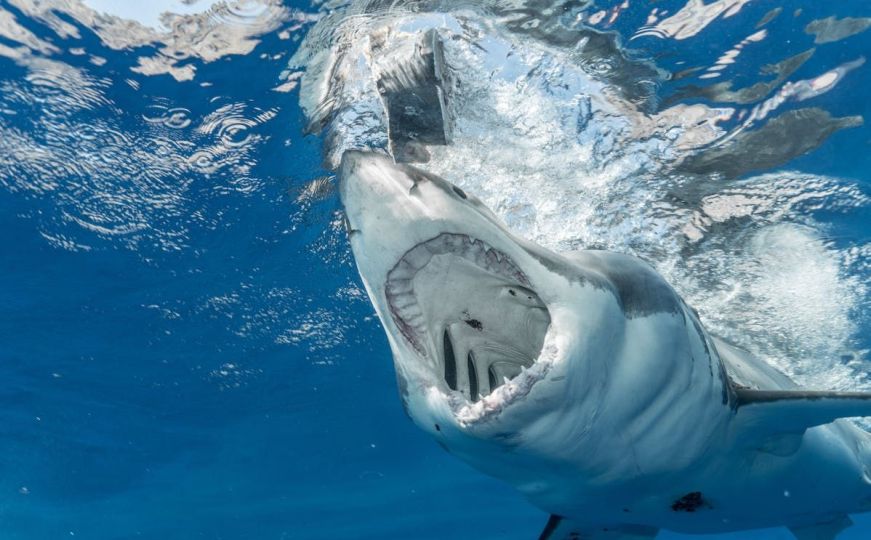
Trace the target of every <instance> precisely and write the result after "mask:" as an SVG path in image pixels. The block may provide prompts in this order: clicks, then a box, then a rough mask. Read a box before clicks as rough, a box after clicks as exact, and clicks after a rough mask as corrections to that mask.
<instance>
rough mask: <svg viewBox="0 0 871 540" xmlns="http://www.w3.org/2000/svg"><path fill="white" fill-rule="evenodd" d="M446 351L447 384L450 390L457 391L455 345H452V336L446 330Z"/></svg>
mask: <svg viewBox="0 0 871 540" xmlns="http://www.w3.org/2000/svg"><path fill="white" fill-rule="evenodd" d="M444 349H445V382H446V383H448V388H450V389H451V390H456V389H457V359H456V357H455V356H454V344H453V343H451V335H450V333H449V332H448V331H447V330H445V334H444Z"/></svg>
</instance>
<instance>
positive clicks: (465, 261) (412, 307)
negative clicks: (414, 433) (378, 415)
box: [339, 151, 871, 540]
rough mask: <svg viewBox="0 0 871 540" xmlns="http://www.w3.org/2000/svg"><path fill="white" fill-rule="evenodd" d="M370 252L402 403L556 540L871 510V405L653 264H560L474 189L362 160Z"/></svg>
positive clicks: (802, 528) (811, 534)
mask: <svg viewBox="0 0 871 540" xmlns="http://www.w3.org/2000/svg"><path fill="white" fill-rule="evenodd" d="M339 190H340V196H341V200H342V203H343V205H344V208H345V214H346V218H347V222H346V225H347V228H348V233H349V237H350V243H351V247H352V250H353V253H354V257H355V260H356V263H357V267H358V269H359V272H360V276H361V278H362V281H363V283H364V285H365V287H366V290H367V292H368V294H369V298H370V299H371V301H372V304H373V305H374V307H375V310H376V311H377V313H378V316H379V317H380V320H381V323H382V324H383V327H384V329H385V332H386V334H387V338H388V341H389V344H390V348H391V351H392V353H393V361H394V365H395V370H396V376H397V380H398V386H399V389H400V394H401V399H402V403H403V405H404V407H405V410H406V412H407V413H408V415H409V416H410V417H411V419H412V420H413V421H414V422H415V423H416V424H417V425H418V426H419V427H420V428H421V429H423V430H424V431H426V432H427V433H429V434H430V435H431V436H432V437H433V438H435V439H436V441H437V442H438V443H439V444H440V445H441V446H442V447H444V448H445V449H446V450H447V451H449V452H450V453H452V454H454V455H455V456H457V457H458V458H460V459H462V460H464V461H466V462H467V463H469V464H471V465H472V466H473V467H475V468H477V469H479V470H481V471H482V472H484V473H486V474H488V475H491V476H493V477H496V478H499V479H501V480H503V481H505V482H507V483H508V484H510V485H512V486H513V487H514V488H516V489H517V490H519V491H520V492H521V493H522V494H523V495H525V497H526V498H527V499H528V500H529V501H531V502H532V503H533V504H534V505H536V506H538V507H539V508H541V509H543V510H544V511H546V512H548V513H550V514H551V518H550V520H549V521H548V522H547V524H546V526H545V528H544V530H543V532H542V533H541V536H540V538H541V539H547V540H556V539H572V538H575V539H595V540H600V539H605V538H613V539H624V540H625V539H633V538H635V539H645V538H653V537H655V536H656V535H657V532H658V531H659V530H660V529H668V530H672V531H677V532H682V533H691V534H692V533H698V534H703V533H717V532H726V531H738V530H744V529H751V528H762V527H772V526H781V525H783V526H786V527H788V528H789V529H790V530H791V531H792V532H793V534H794V535H795V536H796V538H798V539H799V540H812V539H819V540H830V539H833V538H835V537H836V536H837V534H838V533H839V532H840V531H841V530H843V529H844V528H846V527H847V526H849V525H850V523H851V522H850V519H849V517H848V514H850V513H859V512H864V511H867V510H871V454H869V451H871V446H869V435H868V434H867V433H866V432H864V431H863V430H861V429H859V428H858V427H857V426H855V425H854V424H853V423H851V422H849V421H845V420H839V418H842V417H855V416H867V415H871V394H867V393H851V392H829V391H813V390H806V389H800V388H798V387H797V386H796V385H795V384H794V383H793V382H792V381H791V380H790V379H789V378H788V377H787V376H785V375H784V374H782V373H781V372H779V371H777V370H776V369H774V368H773V367H771V366H769V365H767V364H766V363H764V362H762V361H760V360H759V359H757V358H755V357H753V356H752V355H750V354H749V353H747V352H745V351H743V350H740V349H738V348H736V347H734V346H732V345H730V344H728V343H726V342H724V341H722V340H720V339H718V338H716V337H714V336H712V335H710V334H709V333H708V332H707V331H706V330H705V329H704V327H703V326H702V324H701V323H700V321H699V316H698V314H697V313H696V312H695V311H694V310H693V309H692V308H691V307H690V306H688V305H687V304H686V303H685V302H684V300H683V299H682V298H681V297H680V296H679V295H678V294H677V293H676V292H675V290H674V289H673V288H672V287H671V286H670V285H669V284H668V283H667V282H666V281H665V279H664V278H663V277H662V276H660V275H659V274H658V273H657V272H656V271H655V270H654V269H653V268H652V267H651V266H649V265H648V264H646V263H645V262H643V261H641V260H640V259H637V258H634V257H631V256H628V255H621V254H617V253H611V252H606V251H595V250H585V251H577V252H572V253H554V252H552V251H549V250H547V249H544V248H543V247H541V246H539V245H537V244H534V243H532V242H529V241H526V240H524V239H522V238H519V237H517V236H515V235H514V234H512V233H511V232H510V231H509V230H508V229H507V228H506V226H505V225H503V223H502V222H501V221H500V220H499V219H498V218H497V217H496V216H495V215H494V214H493V213H492V212H491V211H490V210H489V209H488V208H487V207H486V206H485V205H484V204H482V203H481V202H480V201H479V200H478V199H476V198H475V197H474V196H473V195H472V194H470V193H465V192H464V191H463V190H461V189H460V188H458V187H456V186H454V185H452V184H451V183H449V182H448V181H446V180H444V179H442V178H440V177H438V176H435V175H433V174H429V173H427V172H425V171H423V170H421V169H419V168H416V167H414V166H410V165H406V164H397V163H395V162H394V161H393V160H392V159H391V158H390V157H388V156H385V155H382V154H378V153H371V152H360V151H348V152H345V153H344V155H343V157H342V160H341V165H340V188H339Z"/></svg>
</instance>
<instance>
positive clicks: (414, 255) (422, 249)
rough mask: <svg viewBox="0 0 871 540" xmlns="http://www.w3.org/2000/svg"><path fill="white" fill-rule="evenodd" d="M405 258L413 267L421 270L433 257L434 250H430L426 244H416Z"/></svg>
mask: <svg viewBox="0 0 871 540" xmlns="http://www.w3.org/2000/svg"><path fill="white" fill-rule="evenodd" d="M403 259H404V260H405V261H407V262H408V264H409V265H411V266H412V267H413V268H416V269H418V270H419V269H421V268H423V267H424V266H426V265H427V264H428V263H429V261H430V259H432V252H430V250H428V249H427V247H426V246H425V245H423V244H421V245H418V246H415V247H414V249H412V250H411V251H409V252H408V253H406V254H405V257H403Z"/></svg>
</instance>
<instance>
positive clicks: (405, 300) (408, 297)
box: [390, 293, 417, 310]
mask: <svg viewBox="0 0 871 540" xmlns="http://www.w3.org/2000/svg"><path fill="white" fill-rule="evenodd" d="M390 303H391V304H393V305H394V306H395V307H396V308H397V309H399V310H405V309H408V308H409V307H411V306H413V305H415V304H417V298H415V296H414V294H412V293H403V294H398V295H396V296H394V297H393V298H391V300H390Z"/></svg>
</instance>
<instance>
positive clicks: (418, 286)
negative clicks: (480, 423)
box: [384, 233, 550, 422]
mask: <svg viewBox="0 0 871 540" xmlns="http://www.w3.org/2000/svg"><path fill="white" fill-rule="evenodd" d="M384 290H385V296H386V300H387V305H388V309H389V311H390V315H391V318H392V320H393V323H394V324H395V327H396V329H397V330H398V332H399V333H400V334H401V335H402V338H403V339H404V340H406V341H407V342H408V344H409V345H411V347H412V348H413V350H414V351H415V353H416V355H417V356H418V357H419V358H418V359H417V361H419V362H421V363H422V364H423V365H425V366H426V367H427V368H428V370H429V371H430V372H431V375H432V377H431V378H432V381H433V390H434V391H437V392H441V393H443V394H445V395H446V396H447V398H448V400H449V402H450V404H451V408H452V409H453V410H454V412H455V414H456V416H457V419H458V420H459V421H461V422H471V421H474V420H480V419H483V418H484V417H489V416H492V415H493V414H494V413H497V412H498V411H501V410H502V409H504V408H505V407H506V406H507V405H509V404H511V403H513V402H514V401H516V400H517V399H518V398H520V397H522V396H525V395H526V394H527V393H528V392H529V390H530V389H531V387H532V385H533V384H535V382H536V381H538V380H540V379H541V378H543V377H544V375H545V373H546V371H547V369H548V368H549V363H546V362H539V361H537V360H538V359H539V358H540V356H541V352H542V347H543V345H544V341H545V336H546V334H547V330H548V328H549V326H550V313H549V311H548V309H547V306H546V305H545V303H544V302H543V301H542V300H541V299H540V298H539V297H538V295H537V294H536V292H535V291H534V290H532V288H531V285H530V280H529V279H528V277H527V275H526V274H525V273H524V272H523V270H522V269H521V268H520V267H519V266H518V264H516V263H515V261H513V260H512V259H511V258H510V257H509V256H508V255H506V254H505V253H504V252H502V251H500V250H498V249H496V248H494V247H492V246H490V245H488V244H486V243H485V242H483V241H482V240H479V239H475V238H472V237H470V236H468V235H465V234H455V233H443V234H440V235H438V236H436V237H435V238H431V239H430V240H427V241H425V242H421V243H420V244H417V245H416V246H414V247H413V248H411V249H409V250H408V251H406V252H405V254H404V255H403V256H402V257H401V258H400V259H399V261H398V262H397V263H396V264H395V265H394V267H393V268H392V269H391V270H390V272H388V274H387V281H386V283H385V286H384Z"/></svg>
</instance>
